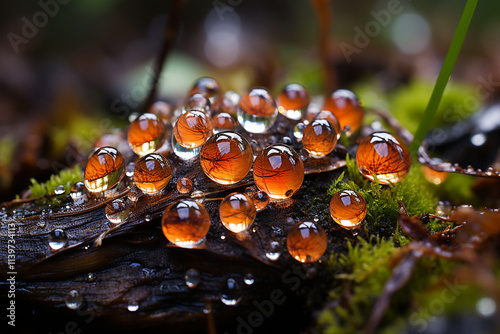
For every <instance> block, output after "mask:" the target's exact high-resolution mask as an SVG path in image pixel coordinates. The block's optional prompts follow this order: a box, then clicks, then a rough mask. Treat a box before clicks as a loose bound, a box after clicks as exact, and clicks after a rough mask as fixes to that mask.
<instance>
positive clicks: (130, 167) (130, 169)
mask: <svg viewBox="0 0 500 334" xmlns="http://www.w3.org/2000/svg"><path fill="white" fill-rule="evenodd" d="M134 169H135V163H133V162H129V163H128V165H127V168H126V170H125V175H127V176H128V177H132V176H134Z"/></svg>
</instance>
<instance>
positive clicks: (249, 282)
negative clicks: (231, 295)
mask: <svg viewBox="0 0 500 334" xmlns="http://www.w3.org/2000/svg"><path fill="white" fill-rule="evenodd" d="M243 282H245V284H246V285H252V284H253V283H254V282H255V278H254V277H253V275H252V274H251V273H247V274H245V277H243Z"/></svg>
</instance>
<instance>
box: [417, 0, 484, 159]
mask: <svg viewBox="0 0 500 334" xmlns="http://www.w3.org/2000/svg"><path fill="white" fill-rule="evenodd" d="M477 1H478V0H467V3H466V4H465V8H464V11H463V13H462V17H461V18H460V21H459V22H458V26H457V30H456V31H455V36H453V40H452V41H451V45H450V48H449V49H448V53H447V54H446V58H445V59H444V63H443V66H442V67H441V71H440V72H439V76H438V78H437V81H436V85H435V86H434V89H433V91H432V94H431V98H430V99H429V103H428V104H427V108H426V109H425V112H424V116H423V118H422V121H421V122H420V124H419V126H418V129H417V132H416V133H415V137H414V138H413V141H412V142H411V145H410V153H411V155H412V159H413V160H414V161H416V157H417V152H418V148H419V147H420V145H421V144H422V141H423V140H424V138H425V136H426V135H427V132H429V128H430V126H431V121H432V119H433V118H434V115H435V114H436V110H437V108H438V106H439V102H441V97H442V96H443V92H444V89H445V88H446V84H447V83H448V80H449V79H450V76H451V72H452V71H453V67H455V63H456V61H457V58H458V54H459V53H460V49H461V47H462V44H463V42H464V39H465V35H466V34H467V30H468V29H469V25H470V21H471V20H472V16H473V14H474V10H475V9H476V4H477Z"/></svg>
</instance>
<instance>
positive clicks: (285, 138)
mask: <svg viewBox="0 0 500 334" xmlns="http://www.w3.org/2000/svg"><path fill="white" fill-rule="evenodd" d="M283 144H286V145H292V138H290V137H287V136H285V137H283Z"/></svg>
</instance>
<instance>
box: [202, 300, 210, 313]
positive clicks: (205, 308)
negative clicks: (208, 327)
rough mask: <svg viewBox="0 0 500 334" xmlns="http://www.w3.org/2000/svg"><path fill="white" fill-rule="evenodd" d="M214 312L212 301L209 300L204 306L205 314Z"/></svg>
mask: <svg viewBox="0 0 500 334" xmlns="http://www.w3.org/2000/svg"><path fill="white" fill-rule="evenodd" d="M211 312H212V302H210V301H207V302H206V303H205V306H204V307H203V313H205V314H209V313H211Z"/></svg>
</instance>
